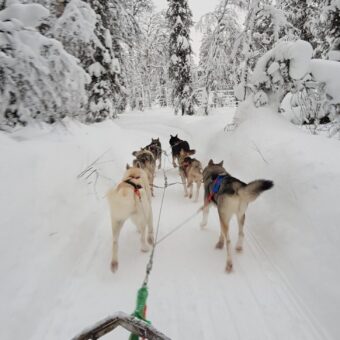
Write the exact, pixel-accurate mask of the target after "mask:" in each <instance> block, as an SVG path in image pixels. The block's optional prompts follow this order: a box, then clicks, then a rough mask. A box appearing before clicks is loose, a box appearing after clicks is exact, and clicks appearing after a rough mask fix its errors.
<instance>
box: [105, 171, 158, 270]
mask: <svg viewBox="0 0 340 340" xmlns="http://www.w3.org/2000/svg"><path fill="white" fill-rule="evenodd" d="M126 169H127V170H126V172H125V174H124V176H123V179H122V180H121V182H120V183H119V184H118V185H117V186H116V187H114V188H112V189H111V190H110V191H109V192H108V193H107V195H106V196H107V200H108V202H109V206H110V213H111V223H112V236H113V242H112V260H111V270H112V272H115V271H116V270H117V269H118V239H119V234H120V231H121V229H122V226H123V224H124V222H125V221H126V220H127V219H128V218H129V217H131V219H132V221H133V223H134V224H135V225H136V226H137V228H138V230H139V231H140V233H141V246H142V247H141V249H142V251H148V250H149V247H148V245H147V242H148V243H149V244H150V245H152V244H153V242H154V237H153V217H152V208H151V192H150V186H149V181H148V177H147V175H146V173H145V171H144V170H143V169H140V168H137V167H130V166H129V165H127V167H126ZM146 238H147V242H146Z"/></svg>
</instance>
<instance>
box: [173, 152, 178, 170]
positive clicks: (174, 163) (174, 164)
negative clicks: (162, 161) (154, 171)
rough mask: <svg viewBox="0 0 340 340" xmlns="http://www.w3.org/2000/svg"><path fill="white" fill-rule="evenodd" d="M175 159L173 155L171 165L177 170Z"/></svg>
mask: <svg viewBox="0 0 340 340" xmlns="http://www.w3.org/2000/svg"><path fill="white" fill-rule="evenodd" d="M175 159H176V157H175V156H174V155H172V165H173V166H174V168H177V164H176V162H175Z"/></svg>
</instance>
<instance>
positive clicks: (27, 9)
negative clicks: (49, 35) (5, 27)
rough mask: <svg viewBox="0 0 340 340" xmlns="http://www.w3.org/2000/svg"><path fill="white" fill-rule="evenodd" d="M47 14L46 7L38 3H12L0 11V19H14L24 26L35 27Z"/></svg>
mask: <svg viewBox="0 0 340 340" xmlns="http://www.w3.org/2000/svg"><path fill="white" fill-rule="evenodd" d="M48 15H49V11H48V9H46V8H45V7H44V6H42V5H40V4H20V3H13V4H10V5H9V6H7V7H6V8H5V9H3V10H2V11H0V20H2V21H5V20H10V19H16V20H19V21H20V22H22V24H23V25H24V26H27V27H37V26H38V25H39V24H41V20H42V19H44V18H46V17H48Z"/></svg>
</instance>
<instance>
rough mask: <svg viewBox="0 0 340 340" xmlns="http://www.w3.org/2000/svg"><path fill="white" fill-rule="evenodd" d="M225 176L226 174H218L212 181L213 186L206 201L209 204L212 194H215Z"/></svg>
mask: <svg viewBox="0 0 340 340" xmlns="http://www.w3.org/2000/svg"><path fill="white" fill-rule="evenodd" d="M225 177H226V175H218V176H217V177H216V178H215V180H214V182H213V187H212V191H211V192H210V193H209V195H208V198H207V203H208V204H209V203H210V202H211V201H212V200H213V198H214V195H215V194H217V193H218V192H219V190H220V187H221V184H222V181H223V179H224V178H225Z"/></svg>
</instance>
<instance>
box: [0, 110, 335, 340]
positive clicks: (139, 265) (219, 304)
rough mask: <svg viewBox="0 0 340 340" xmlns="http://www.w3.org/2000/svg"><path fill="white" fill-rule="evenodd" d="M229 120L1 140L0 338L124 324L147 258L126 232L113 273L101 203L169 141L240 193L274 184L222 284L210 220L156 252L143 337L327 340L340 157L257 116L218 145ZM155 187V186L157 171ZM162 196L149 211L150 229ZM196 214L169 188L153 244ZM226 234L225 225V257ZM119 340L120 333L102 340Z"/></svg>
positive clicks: (30, 132) (157, 118)
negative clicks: (222, 170) (221, 170)
mask: <svg viewBox="0 0 340 340" xmlns="http://www.w3.org/2000/svg"><path fill="white" fill-rule="evenodd" d="M233 114H234V113H233V110H231V109H229V110H225V111H224V110H222V111H220V112H215V114H212V115H211V116H209V117H181V116H174V115H173V114H172V112H170V111H167V110H160V109H158V110H153V111H147V112H143V113H141V112H132V113H129V114H124V115H121V116H120V118H119V119H118V120H115V121H114V122H105V123H100V124H94V125H91V126H84V125H81V124H79V123H75V122H72V121H69V122H66V125H65V126H58V127H53V128H51V127H50V126H40V127H31V128H25V129H23V130H18V131H17V132H15V133H14V134H13V135H12V136H10V137H9V136H8V135H5V134H0V150H1V155H2V166H1V168H0V185H1V189H2V190H1V191H2V194H1V195H0V207H1V214H0V225H1V227H0V268H1V272H2V276H1V281H0V288H1V289H0V300H1V307H0V319H1V321H2V327H1V328H0V338H1V339H22V338H25V339H34V340H36V339H51V340H53V339H58V340H60V339H69V338H71V337H72V336H74V335H75V334H77V333H78V332H80V331H81V330H82V329H83V328H85V327H88V326H90V325H92V324H93V323H95V322H96V321H98V320H100V319H102V318H104V317H106V316H107V315H109V314H112V313H114V312H116V311H120V310H121V311H124V312H127V313H129V312H132V311H133V309H134V307H135V298H136V292H137V289H138V288H139V287H140V285H141V283H142V280H143V277H144V272H145V265H146V263H147V260H148V254H144V253H141V252H140V250H139V248H140V246H139V239H138V234H137V232H136V228H135V227H134V226H133V225H132V224H131V223H130V222H129V223H126V225H125V226H124V228H123V231H122V234H121V239H120V252H119V257H120V267H119V270H118V272H117V273H115V274H112V273H111V271H110V269H109V264H110V255H111V227H110V221H109V213H108V209H107V205H106V201H105V199H104V198H103V196H104V195H105V193H106V191H107V189H108V188H109V187H110V186H112V185H114V183H116V182H117V181H118V180H119V179H120V177H121V175H122V173H123V171H124V168H125V164H126V163H127V162H130V163H131V160H132V156H131V152H132V151H134V150H136V149H138V148H139V147H140V146H143V145H146V144H147V143H149V142H150V140H151V137H160V138H161V142H162V145H163V148H164V149H166V150H168V152H170V150H169V148H168V139H169V135H170V134H175V133H178V134H179V137H181V138H183V139H187V140H188V141H189V142H190V145H191V147H192V148H194V149H196V150H197V158H198V159H200V160H201V161H202V162H203V164H206V163H207V161H208V160H209V159H210V158H213V159H214V160H215V161H220V160H222V159H223V160H224V163H225V166H226V168H227V170H228V171H229V172H230V173H231V174H232V175H234V176H236V177H238V178H240V179H241V180H244V181H250V180H253V179H256V178H267V179H272V180H274V182H275V187H274V189H273V190H271V191H269V192H266V193H264V194H263V195H262V196H261V197H260V198H259V199H258V200H257V201H256V202H254V203H253V204H252V205H251V206H250V208H249V210H248V214H247V217H246V229H245V232H246V236H245V247H244V248H245V249H244V252H243V253H242V254H235V255H234V271H233V272H232V273H231V274H226V273H225V272H224V264H225V259H226V254H225V250H223V251H219V250H215V249H214V245H215V242H216V241H217V238H218V235H219V225H218V220H217V215H216V212H215V211H214V209H212V211H211V214H210V219H209V222H208V227H207V229H206V230H203V231H202V230H200V227H199V222H200V216H197V217H196V218H194V219H193V220H192V221H190V223H188V224H187V225H186V226H185V227H183V228H182V229H181V230H179V231H178V232H176V233H175V234H173V235H172V236H171V237H169V238H167V239H166V240H165V241H164V242H162V243H160V245H159V247H158V248H157V250H156V257H155V261H154V268H153V272H152V274H151V277H150V282H149V283H150V285H149V290H150V294H149V300H148V318H149V319H150V320H151V321H152V323H153V325H154V326H155V327H156V328H158V329H159V330H161V331H162V332H163V333H165V334H167V335H168V336H169V337H171V338H172V339H202V340H208V339H242V340H251V339H254V340H257V339H285V340H287V339H291V340H293V339H294V340H296V339H308V340H311V339H334V340H335V339H337V338H338V336H339V334H340V325H339V322H338V310H339V307H340V293H339V289H338V282H339V279H340V273H339V268H340V267H339V262H340V251H339V247H338V245H339V244H340V231H339V217H340V212H339V209H338V205H339V204H338V198H339V194H338V188H339V187H340V175H339V174H340V161H339V159H338V157H337V155H339V151H340V144H339V142H338V141H336V140H330V139H327V138H324V137H321V136H312V135H309V134H307V133H305V132H303V131H301V130H300V129H299V128H297V127H295V126H293V125H291V124H290V123H288V122H287V121H285V120H284V119H282V118H280V117H278V116H274V115H272V114H271V113H269V112H266V111H265V110H263V109H262V110H258V112H252V116H249V117H243V118H247V119H244V122H243V123H241V124H240V126H239V127H238V128H237V129H236V130H235V131H229V132H228V131H227V132H225V131H224V130H223V128H224V127H225V125H226V124H227V123H230V122H231V120H232V118H233ZM243 116H245V114H244V115H243ZM241 117H242V115H241ZM103 153H104V155H102V154H103ZM100 155H102V157H101V158H100V160H99V161H98V162H96V164H95V168H96V169H97V174H98V175H99V177H98V179H97V181H95V174H93V175H91V176H90V177H89V178H87V179H86V178H85V176H83V177H82V178H80V179H78V178H77V175H78V174H80V173H81V171H83V170H84V169H85V168H86V167H87V166H88V165H89V164H91V162H93V161H94V160H95V159H96V158H97V157H98V156H100ZM164 166H165V169H166V170H167V176H168V180H169V182H176V181H179V176H178V173H177V170H176V169H174V168H172V166H171V164H170V162H169V161H168V160H167V158H164ZM87 174H89V173H87ZM155 184H158V185H162V184H163V174H162V172H161V171H159V172H158V173H157V178H156V182H155ZM161 193H162V191H161V190H160V189H157V191H156V197H155V198H154V200H153V209H154V220H155V221H156V220H157V217H158V212H159V206H160V198H161ZM201 197H202V193H201ZM200 204H201V203H193V202H190V201H189V200H188V199H186V198H184V197H183V188H182V187H181V186H180V185H174V186H171V187H169V188H168V189H167V192H166V196H165V206H164V210H163V212H162V216H161V225H160V236H162V235H164V234H166V232H167V231H169V230H171V228H172V227H174V226H175V225H177V224H178V223H180V222H182V221H183V220H184V219H185V218H186V217H188V216H190V215H191V214H192V213H193V212H194V211H195V209H197V208H198V207H199V206H200ZM236 231H237V228H236V224H235V221H233V224H232V244H233V247H234V246H235V243H236ZM127 336H128V334H127V333H126V332H125V331H124V330H117V331H115V332H113V333H111V334H110V335H109V336H107V337H106V338H107V339H126V338H127Z"/></svg>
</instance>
